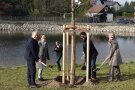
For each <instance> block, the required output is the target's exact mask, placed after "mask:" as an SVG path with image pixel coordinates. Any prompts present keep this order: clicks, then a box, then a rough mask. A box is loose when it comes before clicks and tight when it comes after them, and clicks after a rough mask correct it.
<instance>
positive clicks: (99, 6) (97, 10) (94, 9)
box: [88, 4, 107, 13]
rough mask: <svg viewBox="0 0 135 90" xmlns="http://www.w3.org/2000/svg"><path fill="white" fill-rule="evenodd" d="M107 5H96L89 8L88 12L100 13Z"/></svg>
mask: <svg viewBox="0 0 135 90" xmlns="http://www.w3.org/2000/svg"><path fill="white" fill-rule="evenodd" d="M106 6H107V5H105V4H104V5H94V6H93V7H92V8H91V9H89V10H88V12H92V13H99V12H100V11H101V10H102V9H103V8H104V7H106Z"/></svg>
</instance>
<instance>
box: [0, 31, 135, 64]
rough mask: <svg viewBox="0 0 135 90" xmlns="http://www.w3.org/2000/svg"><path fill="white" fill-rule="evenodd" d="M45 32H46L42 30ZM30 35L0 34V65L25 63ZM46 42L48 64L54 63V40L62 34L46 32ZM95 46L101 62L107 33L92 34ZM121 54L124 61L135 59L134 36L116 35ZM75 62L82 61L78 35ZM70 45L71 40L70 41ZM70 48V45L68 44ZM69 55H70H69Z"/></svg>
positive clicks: (60, 38)
mask: <svg viewBox="0 0 135 90" xmlns="http://www.w3.org/2000/svg"><path fill="white" fill-rule="evenodd" d="M43 33H46V32H42V34H43ZM30 36H31V33H12V34H2V33H1V34H0V67H11V66H20V65H26V61H25V60H24V57H23V55H24V50H25V42H26V40H27V39H28V38H29V37H30ZM46 36H47V42H48V44H49V53H50V58H51V60H50V61H48V63H49V64H54V63H55V62H56V61H55V53H54V52H53V49H54V46H55V41H56V40H58V41H60V42H61V43H62V34H60V33H59V34H52V33H47V34H46ZM70 39H71V37H70ZM91 39H92V40H93V42H94V44H95V47H96V48H97V50H98V52H99V55H98V58H97V62H102V61H103V60H104V59H105V58H106V56H107V55H108V53H109V50H108V37H107V35H103V34H102V35H92V36H91ZM117 40H118V43H119V46H120V51H121V55H122V58H123V61H124V62H128V61H135V59H134V58H135V55H134V53H135V47H134V46H135V39H134V36H118V37H117ZM76 42H77V44H76V62H77V63H82V60H81V56H82V40H81V39H80V36H79V35H77V36H76ZM70 45H71V42H70ZM70 49H71V46H70ZM70 56H71V55H70ZM61 61H62V60H61Z"/></svg>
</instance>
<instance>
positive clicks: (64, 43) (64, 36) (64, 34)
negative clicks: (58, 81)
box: [62, 25, 66, 84]
mask: <svg viewBox="0 0 135 90" xmlns="http://www.w3.org/2000/svg"><path fill="white" fill-rule="evenodd" d="M63 29H65V25H63ZM65 49H66V33H65V32H63V75H62V83H63V84H65V52H66V50H65Z"/></svg>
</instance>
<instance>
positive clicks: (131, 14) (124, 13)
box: [122, 12, 134, 17]
mask: <svg viewBox="0 0 135 90" xmlns="http://www.w3.org/2000/svg"><path fill="white" fill-rule="evenodd" d="M122 16H126V17H134V15H133V13H126V12H123V13H122Z"/></svg>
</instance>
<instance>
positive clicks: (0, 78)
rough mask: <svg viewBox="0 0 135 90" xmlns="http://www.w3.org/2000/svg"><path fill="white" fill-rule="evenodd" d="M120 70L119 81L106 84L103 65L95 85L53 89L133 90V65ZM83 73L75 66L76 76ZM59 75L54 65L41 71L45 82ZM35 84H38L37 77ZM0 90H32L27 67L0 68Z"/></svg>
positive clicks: (106, 65)
mask: <svg viewBox="0 0 135 90" xmlns="http://www.w3.org/2000/svg"><path fill="white" fill-rule="evenodd" d="M98 65H99V64H98ZM98 65H97V66H98ZM120 68H121V81H117V82H111V83H107V79H108V72H109V67H108V64H105V65H104V66H103V68H102V70H100V71H98V72H97V79H98V80H97V83H96V84H91V85H88V86H81V85H80V87H74V88H60V87H55V90H63V89H66V90H135V63H134V62H129V63H124V64H122V65H121V66H120ZM85 73H86V71H82V70H81V65H76V76H85ZM61 75H62V72H58V71H57V66H56V65H53V67H52V68H49V67H46V68H45V69H44V71H43V77H44V78H45V79H46V80H52V79H53V78H55V77H56V76H61ZM36 76H37V75H36ZM36 82H39V81H38V80H37V77H36ZM42 84H44V83H42ZM50 89H51V90H54V88H51V87H50V88H48V87H47V85H43V86H42V87H40V88H38V90H50ZM0 90H33V89H31V88H28V86H27V67H26V66H22V67H12V68H0Z"/></svg>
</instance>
